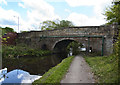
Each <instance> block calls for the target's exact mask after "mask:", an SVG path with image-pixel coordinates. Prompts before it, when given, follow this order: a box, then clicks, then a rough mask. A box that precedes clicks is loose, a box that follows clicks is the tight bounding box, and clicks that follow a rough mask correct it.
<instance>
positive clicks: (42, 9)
mask: <svg viewBox="0 0 120 85" xmlns="http://www.w3.org/2000/svg"><path fill="white" fill-rule="evenodd" d="M22 2H23V4H22V3H20V4H19V5H20V6H23V7H25V8H26V9H27V23H26V24H28V25H30V26H31V27H33V28H39V25H40V22H42V21H45V20H55V19H60V17H59V16H58V15H56V14H55V13H54V7H53V6H51V5H50V4H48V3H47V2H45V1H44V0H36V1H35V0H22Z"/></svg>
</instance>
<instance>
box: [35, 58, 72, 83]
mask: <svg viewBox="0 0 120 85" xmlns="http://www.w3.org/2000/svg"><path fill="white" fill-rule="evenodd" d="M73 58H74V57H73V56H71V57H68V58H66V59H64V60H63V61H62V62H61V63H60V64H58V65H57V66H55V67H53V68H51V69H50V70H49V71H48V72H47V73H45V74H44V75H43V77H42V78H40V79H39V80H36V81H35V82H34V83H33V84H36V83H45V84H48V83H51V84H52V83H58V84H59V83H60V81H61V79H62V78H63V77H64V75H65V74H66V72H67V70H68V68H69V66H70V64H71V62H72V60H73Z"/></svg>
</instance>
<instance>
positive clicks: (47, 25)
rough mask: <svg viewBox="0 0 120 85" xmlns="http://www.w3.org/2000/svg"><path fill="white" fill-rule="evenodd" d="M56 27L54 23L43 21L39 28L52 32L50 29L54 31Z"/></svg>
mask: <svg viewBox="0 0 120 85" xmlns="http://www.w3.org/2000/svg"><path fill="white" fill-rule="evenodd" d="M56 26H57V24H56V23H55V22H54V21H50V20H48V21H44V22H43V23H42V27H41V30H52V29H55V28H56Z"/></svg>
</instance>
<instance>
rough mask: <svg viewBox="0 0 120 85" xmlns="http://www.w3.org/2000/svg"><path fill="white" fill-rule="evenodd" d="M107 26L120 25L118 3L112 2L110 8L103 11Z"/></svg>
mask: <svg viewBox="0 0 120 85" xmlns="http://www.w3.org/2000/svg"><path fill="white" fill-rule="evenodd" d="M104 15H105V16H106V20H107V21H108V24H113V23H118V24H119V25H120V1H119V0H114V1H113V2H112V6H111V7H109V8H107V9H106V11H105V14H104Z"/></svg>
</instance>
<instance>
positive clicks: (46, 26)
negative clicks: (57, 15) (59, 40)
mask: <svg viewBox="0 0 120 85" xmlns="http://www.w3.org/2000/svg"><path fill="white" fill-rule="evenodd" d="M71 26H74V25H73V23H72V22H71V21H68V20H61V21H59V20H57V21H50V20H47V21H44V22H43V23H42V26H41V30H52V29H60V28H64V27H71Z"/></svg>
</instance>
